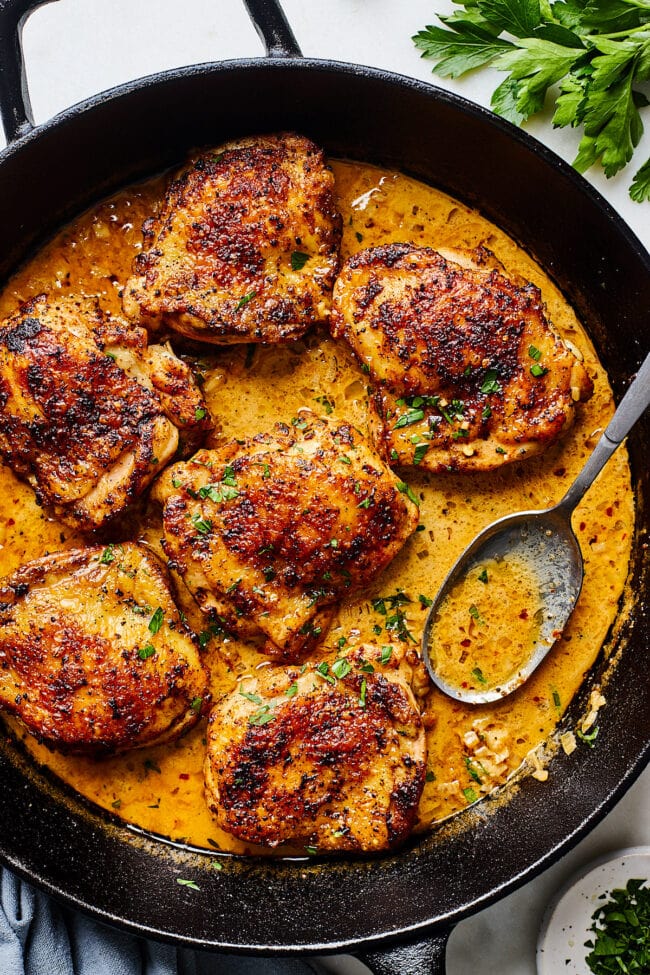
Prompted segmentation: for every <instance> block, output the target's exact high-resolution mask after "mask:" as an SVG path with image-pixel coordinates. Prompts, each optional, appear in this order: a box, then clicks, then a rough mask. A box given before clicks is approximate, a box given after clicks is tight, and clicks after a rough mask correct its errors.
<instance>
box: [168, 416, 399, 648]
mask: <svg viewBox="0 0 650 975" xmlns="http://www.w3.org/2000/svg"><path fill="white" fill-rule="evenodd" d="M400 486H401V487H402V488H404V487H405V485H401V484H400V482H399V481H398V479H397V478H396V477H395V475H394V474H393V473H392V471H390V469H389V468H388V467H386V465H385V464H384V463H383V461H381V459H380V458H379V457H378V456H377V454H376V453H375V452H374V451H373V450H372V448H371V447H370V445H369V444H368V443H367V442H366V441H365V440H364V439H363V438H362V437H361V436H360V434H359V433H357V431H356V430H354V429H353V428H352V427H350V426H348V425H347V424H336V423H332V422H330V421H326V420H323V419H318V418H316V417H315V416H314V415H313V414H311V413H309V412H308V411H306V412H304V413H301V414H300V417H296V418H295V425H293V426H291V427H288V426H286V425H284V424H278V425H277V426H276V428H275V431H274V432H273V433H270V434H263V435H259V436H257V437H254V438H252V439H249V440H246V441H244V442H241V441H239V442H238V441H233V442H230V443H226V444H224V445H223V446H222V447H220V448H219V449H218V450H202V451H199V453H198V454H196V456H194V457H193V458H192V460H190V461H188V462H187V463H181V464H175V465H173V466H172V467H171V468H170V469H169V470H168V471H166V472H165V473H164V474H163V476H162V477H161V479H160V480H159V481H158V482H157V484H156V487H155V491H154V497H156V498H157V499H158V500H160V501H161V502H162V503H163V504H164V512H163V524H164V534H165V542H164V545H165V551H166V553H167V555H168V556H169V558H170V560H171V562H170V564H171V565H172V567H173V568H175V569H176V570H177V571H178V572H179V573H180V574H181V576H182V578H183V580H184V581H185V583H186V585H187V586H188V588H189V589H190V591H191V592H192V593H193V595H194V597H195V599H196V600H197V602H198V603H199V605H200V606H201V608H202V609H203V610H204V612H206V613H208V614H210V615H211V616H212V617H213V619H214V620H216V621H217V622H220V623H221V624H223V625H225V627H226V628H227V629H229V630H233V631H238V632H240V633H241V634H242V635H243V636H246V637H250V636H255V635H257V636H264V637H265V638H266V645H265V647H264V649H265V652H266V653H268V654H270V655H272V656H277V657H281V658H283V659H285V660H295V659H297V658H299V657H300V656H301V655H303V654H304V653H306V652H307V651H308V650H309V649H311V648H312V647H313V646H315V645H316V644H317V643H318V642H319V641H320V638H321V635H322V633H323V632H324V628H325V626H326V625H327V623H328V622H329V618H330V615H331V613H332V611H333V605H334V603H335V602H336V601H337V600H338V599H340V598H341V596H342V594H344V593H346V592H348V591H350V590H351V589H353V588H356V587H358V586H362V585H365V584H366V583H367V582H369V581H370V580H371V579H374V578H375V576H377V575H378V574H379V573H380V572H381V570H382V569H383V568H385V567H386V566H387V565H388V563H389V562H390V561H391V560H392V559H393V557H394V556H395V555H396V554H397V552H398V551H399V549H400V548H401V547H402V545H403V544H404V542H405V541H406V539H407V538H408V536H409V535H410V534H411V532H413V531H414V530H415V526H416V525H417V521H418V511H417V507H416V506H415V504H413V503H412V502H411V501H410V500H409V499H408V498H407V497H406V496H405V494H403V493H401V492H400V490H399V488H400Z"/></svg>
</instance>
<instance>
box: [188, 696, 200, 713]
mask: <svg viewBox="0 0 650 975" xmlns="http://www.w3.org/2000/svg"><path fill="white" fill-rule="evenodd" d="M202 707H203V698H202V697H194V698H192V703H191V704H190V711H191V712H192V714H200V713H201V708H202Z"/></svg>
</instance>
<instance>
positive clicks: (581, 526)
mask: <svg viewBox="0 0 650 975" xmlns="http://www.w3.org/2000/svg"><path fill="white" fill-rule="evenodd" d="M586 527H587V522H586V521H581V522H580V531H581V532H583V531H584V530H585V528H586Z"/></svg>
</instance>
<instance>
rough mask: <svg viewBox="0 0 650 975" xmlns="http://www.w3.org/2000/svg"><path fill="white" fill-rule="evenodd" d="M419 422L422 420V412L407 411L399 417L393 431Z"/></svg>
mask: <svg viewBox="0 0 650 975" xmlns="http://www.w3.org/2000/svg"><path fill="white" fill-rule="evenodd" d="M420 420H424V410H416V409H413V408H411V409H408V410H407V411H406V413H403V414H402V415H401V416H400V418H399V420H398V421H397V423H396V424H395V427H394V429H395V430H399V429H400V427H409V426H411V425H412V424H413V423H419V422H420Z"/></svg>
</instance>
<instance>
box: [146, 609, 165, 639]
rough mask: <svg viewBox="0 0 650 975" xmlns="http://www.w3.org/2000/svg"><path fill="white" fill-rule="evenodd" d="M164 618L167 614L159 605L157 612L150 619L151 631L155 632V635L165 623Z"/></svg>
mask: <svg viewBox="0 0 650 975" xmlns="http://www.w3.org/2000/svg"><path fill="white" fill-rule="evenodd" d="M164 618H165V614H164V613H163V610H162V606H159V607H158V609H157V610H156V612H155V613H154V614H153V616H152V617H151V619H150V620H149V632H150V633H153V635H154V636H155V635H156V633H157V632H158V630H159V629H160V627H161V626H162V625H163V620H164Z"/></svg>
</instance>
